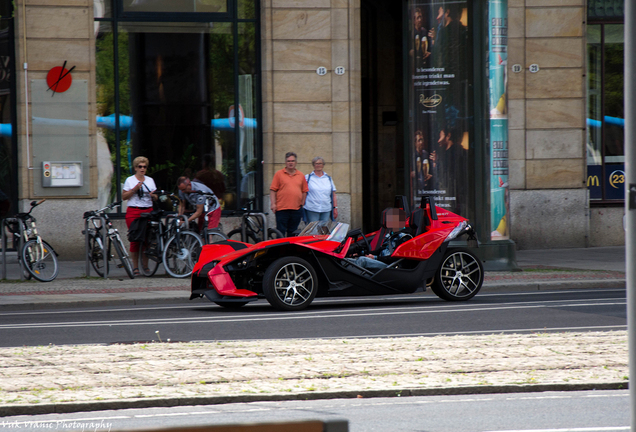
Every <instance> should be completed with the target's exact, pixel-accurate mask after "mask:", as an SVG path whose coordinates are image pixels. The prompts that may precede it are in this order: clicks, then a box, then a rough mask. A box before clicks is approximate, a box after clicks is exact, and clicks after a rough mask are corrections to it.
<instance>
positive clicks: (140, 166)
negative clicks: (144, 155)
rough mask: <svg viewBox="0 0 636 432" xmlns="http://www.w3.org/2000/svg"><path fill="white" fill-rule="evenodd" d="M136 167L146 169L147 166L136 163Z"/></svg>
mask: <svg viewBox="0 0 636 432" xmlns="http://www.w3.org/2000/svg"><path fill="white" fill-rule="evenodd" d="M137 168H143V169H146V168H148V166H146V165H137Z"/></svg>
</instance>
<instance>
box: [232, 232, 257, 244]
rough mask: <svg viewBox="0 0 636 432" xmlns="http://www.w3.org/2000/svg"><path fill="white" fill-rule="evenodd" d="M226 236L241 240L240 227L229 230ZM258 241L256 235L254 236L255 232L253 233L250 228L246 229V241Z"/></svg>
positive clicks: (254, 242)
mask: <svg viewBox="0 0 636 432" xmlns="http://www.w3.org/2000/svg"><path fill="white" fill-rule="evenodd" d="M227 238H228V239H230V240H236V241H243V240H242V239H241V229H240V228H237V229H235V230H232V231H230V232H229V233H227ZM258 242H259V239H258V237H256V234H254V233H253V232H251V231H250V230H247V243H251V244H256V243H258Z"/></svg>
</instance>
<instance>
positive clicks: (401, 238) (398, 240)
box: [389, 231, 413, 255]
mask: <svg viewBox="0 0 636 432" xmlns="http://www.w3.org/2000/svg"><path fill="white" fill-rule="evenodd" d="M412 238H413V236H412V235H411V234H409V233H405V232H400V231H398V232H396V233H393V234H391V237H389V253H390V254H391V255H393V252H395V250H396V249H397V248H398V246H400V245H401V244H402V243H404V242H406V241H409V240H411V239H412ZM394 242H395V247H394V246H393V244H394Z"/></svg>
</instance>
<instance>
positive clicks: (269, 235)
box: [267, 228, 285, 240]
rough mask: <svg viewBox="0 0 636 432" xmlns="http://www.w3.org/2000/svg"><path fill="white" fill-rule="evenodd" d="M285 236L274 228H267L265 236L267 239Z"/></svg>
mask: <svg viewBox="0 0 636 432" xmlns="http://www.w3.org/2000/svg"><path fill="white" fill-rule="evenodd" d="M283 237H285V234H283V233H282V232H280V231H278V230H277V229H276V228H267V238H268V239H269V240H275V239H279V238H283Z"/></svg>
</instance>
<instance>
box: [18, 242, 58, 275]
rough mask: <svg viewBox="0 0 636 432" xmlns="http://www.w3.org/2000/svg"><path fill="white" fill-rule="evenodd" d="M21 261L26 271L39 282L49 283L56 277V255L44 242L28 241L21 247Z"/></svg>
mask: <svg viewBox="0 0 636 432" xmlns="http://www.w3.org/2000/svg"><path fill="white" fill-rule="evenodd" d="M22 261H23V262H24V266H25V268H26V270H27V271H28V272H29V273H30V274H31V275H32V276H33V277H34V278H36V279H37V280H39V281H40V282H50V281H52V280H53V279H55V278H56V277H57V273H58V271H59V268H58V266H57V255H55V251H54V250H53V248H52V247H51V246H50V245H49V244H48V243H47V242H45V241H43V242H42V246H41V247H40V245H39V244H38V242H37V240H35V239H33V240H29V241H28V242H26V243H25V244H24V246H23V247H22Z"/></svg>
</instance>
